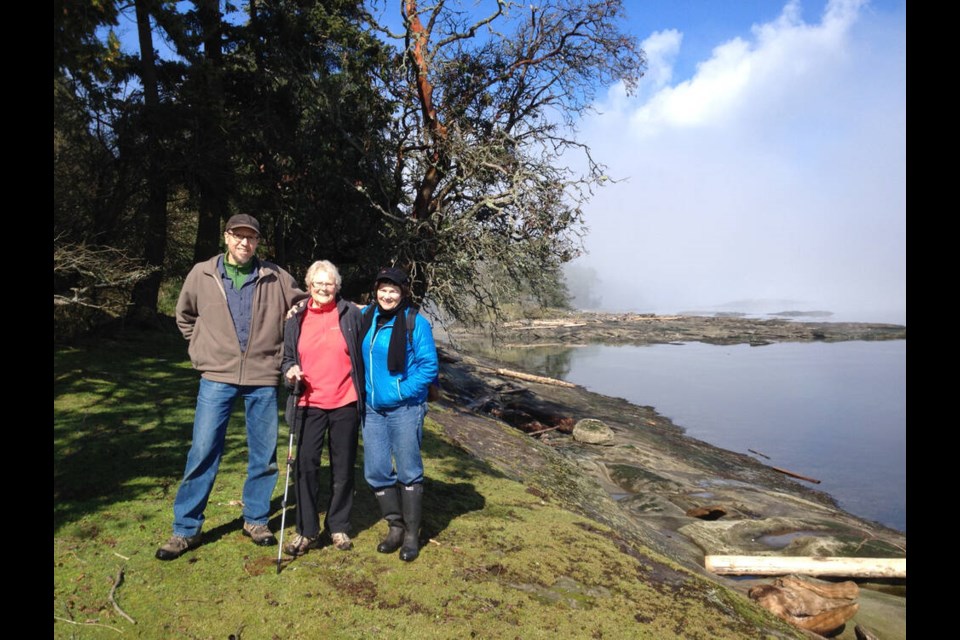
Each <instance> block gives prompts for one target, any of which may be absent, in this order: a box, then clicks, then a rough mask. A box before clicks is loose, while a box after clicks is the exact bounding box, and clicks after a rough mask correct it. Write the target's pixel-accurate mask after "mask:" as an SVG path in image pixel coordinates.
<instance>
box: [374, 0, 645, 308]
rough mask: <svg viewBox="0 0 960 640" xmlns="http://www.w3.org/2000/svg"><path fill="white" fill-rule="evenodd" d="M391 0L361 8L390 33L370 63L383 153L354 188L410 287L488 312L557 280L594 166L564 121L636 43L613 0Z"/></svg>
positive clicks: (628, 59)
mask: <svg viewBox="0 0 960 640" xmlns="http://www.w3.org/2000/svg"><path fill="white" fill-rule="evenodd" d="M396 2H397V4H392V3H391V4H388V5H387V6H386V7H383V6H381V7H378V9H385V10H386V11H382V10H381V11H379V13H378V14H377V16H374V15H373V13H371V14H370V15H368V20H369V22H370V24H371V26H372V28H373V29H375V30H376V31H377V32H378V33H379V34H381V36H382V37H383V38H384V39H387V40H392V41H394V42H395V43H396V55H395V56H394V57H393V58H392V64H391V65H389V66H387V67H385V68H384V69H383V70H382V72H381V76H380V79H381V82H382V91H383V92H384V94H385V95H387V96H389V97H390V99H391V101H392V102H393V104H394V108H395V112H394V118H393V122H392V124H391V127H390V129H389V130H388V131H387V137H388V140H389V143H390V145H391V153H390V155H389V156H388V157H387V158H386V159H384V160H381V161H382V162H385V166H383V167H382V171H381V172H380V175H381V176H382V178H381V180H380V181H379V182H378V183H376V184H358V185H357V189H358V190H359V191H362V192H363V193H365V194H366V195H367V197H368V198H369V199H370V203H371V205H372V206H373V207H374V208H375V209H376V211H377V212H378V213H379V216H380V223H381V233H382V235H383V236H384V238H385V239H386V240H387V246H388V247H389V253H388V254H386V255H384V256H383V258H382V261H384V262H390V263H393V264H396V265H398V266H401V267H404V268H406V269H408V270H409V271H410V273H411V275H412V277H413V280H414V292H415V295H417V296H418V297H420V298H423V297H426V298H428V299H429V300H430V301H431V302H433V303H434V304H436V305H437V306H438V307H440V308H442V309H444V310H445V311H447V312H449V313H450V314H451V315H452V316H453V317H455V318H457V319H460V320H468V321H469V320H473V321H478V320H482V319H484V318H485V317H489V316H490V315H494V316H496V315H498V314H499V310H500V308H501V304H502V301H503V300H504V299H505V296H506V297H507V298H509V299H515V298H516V296H517V294H518V291H521V290H526V291H529V292H532V293H533V294H534V295H537V294H538V293H540V292H542V291H543V289H542V288H541V287H540V286H538V285H539V283H541V282H546V283H548V284H549V285H556V284H558V283H560V282H561V277H560V271H559V270H560V266H561V265H562V264H563V263H565V262H567V261H569V260H571V259H573V258H574V257H576V256H577V255H578V254H579V252H580V248H581V244H580V239H581V237H582V234H583V232H584V224H583V223H584V221H583V212H582V209H581V207H582V205H583V204H584V202H585V201H586V200H587V198H588V197H589V195H590V194H591V190H592V188H593V187H594V186H597V185H599V184H601V183H602V182H603V181H604V180H605V179H606V178H605V176H604V168H603V166H602V164H600V163H599V162H597V161H595V160H594V158H593V157H591V155H590V150H589V148H587V147H586V146H585V145H584V144H583V143H581V142H580V141H578V140H577V138H576V122H577V120H578V118H579V117H580V116H581V115H582V114H584V112H585V111H587V110H588V109H589V108H590V105H591V103H592V101H593V98H594V97H595V95H596V92H597V91H598V90H599V89H601V88H604V87H606V86H609V85H611V84H613V83H615V82H618V81H620V82H623V83H624V85H625V87H626V89H627V91H628V92H630V91H632V90H633V89H634V88H635V86H636V83H637V81H638V79H639V78H640V76H641V75H642V72H643V68H644V65H645V60H644V55H643V52H642V50H641V49H640V48H639V46H638V44H637V42H636V40H635V38H633V37H632V36H629V35H626V34H625V33H623V32H622V31H621V30H620V28H619V25H620V21H621V19H622V17H623V6H622V2H621V1H620V0H593V1H588V2H581V1H578V0H545V1H543V2H539V3H536V4H529V3H524V4H521V3H514V2H509V1H507V0H496V1H495V2H487V3H486V4H485V5H483V3H481V5H482V6H486V7H487V13H486V14H484V15H480V14H478V12H477V11H478V10H476V9H471V11H469V12H468V11H466V10H464V9H463V8H462V7H461V5H459V4H458V3H455V2H452V1H448V0H435V1H434V2H433V3H432V4H430V5H423V4H420V3H419V2H418V1H417V0H396ZM391 7H393V8H394V11H395V12H393V13H392V14H391ZM480 10H481V11H482V9H480ZM374 13H376V12H374ZM398 14H399V16H400V17H401V19H402V25H401V26H400V28H396V27H394V28H391V25H390V24H389V23H388V21H387V19H386V18H385V17H386V16H390V15H394V16H395V15H398ZM574 153H579V154H581V155H582V162H583V165H584V166H585V167H586V168H585V170H583V171H582V172H577V171H574V170H573V169H571V168H570V164H571V156H572V155H573V154H574ZM548 288H549V287H548Z"/></svg>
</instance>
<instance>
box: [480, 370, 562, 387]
mask: <svg viewBox="0 0 960 640" xmlns="http://www.w3.org/2000/svg"><path fill="white" fill-rule="evenodd" d="M496 371H497V375H498V376H506V377H508V378H516V379H517V380H526V381H527V382H539V383H540V384H552V385H553V386H555V387H568V388H573V387H576V386H577V385H575V384H573V383H572V382H567V381H566V380H557V379H556V378H547V377H546V376H535V375H533V374H532V373H523V372H522V371H514V370H513V369H497V370H496Z"/></svg>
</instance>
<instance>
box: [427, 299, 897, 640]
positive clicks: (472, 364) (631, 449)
mask: <svg viewBox="0 0 960 640" xmlns="http://www.w3.org/2000/svg"><path fill="white" fill-rule="evenodd" d="M644 327H646V329H644ZM498 329H499V331H498V334H497V338H496V339H497V341H498V342H499V343H500V344H502V343H504V342H514V340H513V339H511V338H512V337H518V338H519V337H520V336H522V343H523V344H527V345H530V346H541V345H544V344H549V343H554V344H558V345H562V346H573V345H574V344H577V343H582V344H589V343H596V342H601V343H607V344H611V343H612V344H653V343H669V342H673V341H676V337H677V336H678V335H679V336H682V341H684V342H696V341H700V342H708V343H713V344H739V343H747V344H769V343H772V342H789V341H817V340H822V341H844V340H890V339H905V336H906V328H905V327H902V326H899V325H884V324H868V323H798V322H793V321H790V322H787V321H778V320H762V321H758V320H749V319H740V318H729V317H724V318H703V317H678V316H669V317H663V318H657V317H651V316H642V319H640V318H633V317H629V316H626V317H625V316H624V314H604V316H603V317H597V316H596V314H590V315H589V317H588V316H584V315H583V314H573V315H571V316H567V317H565V318H560V319H557V318H552V319H548V320H539V321H537V320H526V321H518V322H512V323H505V324H504V325H503V326H501V327H499V328H498ZM450 336H451V338H452V339H451V340H450V341H449V342H447V343H442V342H439V341H438V343H439V347H440V351H441V386H442V388H443V395H444V399H443V400H442V401H441V402H439V403H437V408H438V411H431V413H430V417H431V418H433V419H434V420H435V421H437V422H438V423H439V424H440V425H441V426H442V427H443V429H444V432H445V433H446V435H448V436H449V437H450V438H451V439H452V440H453V441H454V442H456V443H457V444H458V445H459V446H461V447H462V448H464V449H466V450H467V451H469V452H470V453H471V454H473V455H475V456H477V457H480V458H482V459H484V460H485V461H487V462H489V463H491V464H493V465H494V466H496V467H497V468H499V469H501V470H502V471H503V472H504V473H506V474H507V475H510V476H511V477H514V478H515V479H517V480H519V481H521V482H524V483H525V484H527V485H529V486H530V487H531V488H532V490H536V491H542V492H543V493H544V495H546V496H552V497H553V498H554V499H556V500H558V501H561V502H563V503H564V504H565V505H566V506H567V507H568V508H570V509H572V510H574V511H575V512H578V513H581V514H583V515H585V516H588V517H590V518H593V519H596V520H598V521H600V522H602V523H605V524H608V525H611V526H615V527H617V529H618V530H619V531H623V532H625V535H627V536H628V537H631V538H632V539H634V540H635V541H638V542H640V543H642V544H645V545H646V546H648V547H650V548H652V549H654V550H656V551H658V552H660V553H663V554H664V555H666V556H668V557H670V558H672V559H673V560H675V561H676V562H678V563H679V564H681V565H682V566H684V567H685V568H687V569H689V570H691V571H695V572H697V573H699V574H701V575H704V576H706V577H708V578H709V579H711V580H716V581H718V582H721V583H723V584H725V585H726V586H729V587H731V588H734V589H737V590H740V591H744V592H745V591H746V590H747V589H748V588H749V587H750V586H751V585H753V584H758V582H757V581H756V580H751V579H744V578H741V579H737V580H732V579H730V578H725V577H721V576H717V575H713V574H711V573H710V572H709V571H707V570H706V569H705V567H704V559H705V556H706V555H765V556H840V557H861V558H870V557H874V558H905V557H906V534H905V533H904V532H901V531H897V530H895V529H892V528H890V527H887V526H885V525H883V524H881V523H877V522H872V521H868V520H866V519H863V518H861V517H859V516H855V515H853V514H851V513H848V512H846V511H844V510H843V509H841V508H840V507H839V506H838V505H837V502H836V500H835V499H834V498H833V497H832V496H830V495H829V494H827V493H824V492H821V491H818V490H817V489H814V488H812V487H809V486H806V484H804V483H802V481H799V480H795V479H791V478H789V477H788V476H786V475H784V474H782V473H781V472H779V471H777V470H776V468H774V467H772V466H770V465H767V464H764V463H763V462H761V461H759V460H756V459H754V458H753V457H750V456H748V455H746V454H741V453H737V452H733V451H729V450H726V449H722V448H720V447H716V446H714V445H710V444H708V443H705V442H703V441H700V440H697V439H695V438H692V437H690V436H687V435H686V434H685V432H684V430H683V429H682V428H681V427H679V426H677V425H675V424H673V422H672V421H671V420H669V419H668V418H666V417H664V416H662V415H660V414H658V413H657V411H656V409H655V408H654V407H648V406H638V405H634V404H632V403H630V402H628V401H626V400H624V399H622V398H613V397H608V396H603V395H602V394H597V393H594V392H591V391H588V390H587V389H585V388H583V387H580V386H578V385H571V386H567V385H556V384H550V383H549V382H546V383H544V382H537V381H528V380H518V379H517V378H514V377H510V376H505V375H502V374H501V373H498V370H501V371H502V369H503V366H502V365H503V363H501V362H497V361H496V360H495V359H492V358H487V357H485V356H482V355H479V354H478V353H476V352H473V351H471V350H470V347H469V344H470V343H471V341H476V340H478V339H479V340H483V339H484V336H481V335H478V334H477V332H470V331H464V330H459V331H457V330H455V331H452V332H450ZM505 366H509V365H505ZM585 418H592V419H596V420H600V421H602V422H603V423H604V424H606V425H607V426H608V427H609V428H610V430H611V431H612V433H613V439H612V441H611V442H610V443H607V444H606V445H596V444H584V443H582V442H578V441H576V440H575V439H574V438H573V436H572V431H573V425H574V424H575V423H576V422H577V421H579V420H581V419H585ZM538 431H539V432H540V433H536V432H538ZM531 434H532V435H531ZM861 586H862V587H864V589H863V591H869V590H872V589H876V590H879V591H887V592H889V591H893V592H895V593H896V594H897V595H898V596H902V603H901V604H902V610H900V609H899V606H898V607H894V609H895V611H896V612H895V613H893V614H892V615H886V619H885V621H884V622H883V624H882V625H880V626H883V627H884V633H882V634H881V635H880V637H884V638H897V637H905V618H906V614H905V608H906V598H905V593H906V587H905V580H903V581H902V584H897V583H895V584H894V585H890V584H884V581H869V580H867V581H863V584H861ZM864 604H865V606H866V608H867V609H868V610H869V609H870V606H869V605H866V601H865V603H864ZM867 614H868V612H865V615H867ZM901 616H902V617H901ZM870 624H871V625H873V626H874V627H876V626H878V622H877V621H876V620H871V621H870ZM852 627H853V625H852V624H850V625H848V628H847V632H849V635H848V634H847V632H844V633H843V634H841V635H838V636H836V637H839V638H845V637H850V638H852V637H854V635H853V633H852V632H853V628H852ZM878 631H879V629H878Z"/></svg>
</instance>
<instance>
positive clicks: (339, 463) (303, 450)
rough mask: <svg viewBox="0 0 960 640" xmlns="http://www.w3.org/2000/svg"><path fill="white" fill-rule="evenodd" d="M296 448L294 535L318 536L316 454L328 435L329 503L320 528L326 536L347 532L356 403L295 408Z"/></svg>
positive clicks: (355, 434) (355, 432)
mask: <svg viewBox="0 0 960 640" xmlns="http://www.w3.org/2000/svg"><path fill="white" fill-rule="evenodd" d="M297 422H298V423H299V427H300V437H299V444H298V445H297V463H296V465H297V466H296V470H297V479H296V485H295V490H296V496H297V532H298V533H300V534H302V535H305V536H307V537H310V538H314V537H316V536H318V535H319V534H320V529H319V515H318V514H319V503H320V454H321V453H322V452H323V441H324V437H325V436H326V435H327V434H328V433H329V434H330V501H329V503H328V505H327V515H326V517H325V519H324V525H325V526H326V528H327V530H328V531H329V532H330V533H348V532H349V531H350V510H351V509H352V508H353V484H354V473H353V467H354V464H355V463H356V461H357V438H358V435H359V427H360V425H359V422H360V419H359V414H358V413H357V405H356V403H352V404H349V405H347V406H345V407H340V408H339V409H329V410H327V409H317V408H314V407H306V408H304V407H299V408H298V409H297Z"/></svg>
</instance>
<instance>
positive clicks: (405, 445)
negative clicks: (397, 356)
mask: <svg viewBox="0 0 960 640" xmlns="http://www.w3.org/2000/svg"><path fill="white" fill-rule="evenodd" d="M426 414H427V403H425V402H424V403H422V404H415V405H404V406H400V407H396V408H394V409H388V410H386V411H377V410H376V409H373V408H372V407H371V406H370V405H369V404H368V405H367V410H366V414H365V416H364V422H363V475H364V477H365V478H366V480H367V484H369V485H370V486H371V487H372V488H373V489H382V488H383V487H391V486H393V485H395V484H396V483H397V481H398V480H399V481H400V482H402V483H403V484H416V483H418V482H423V459H422V458H421V457H420V442H421V440H423V418H424V416H425V415H426ZM394 463H395V464H396V469H394Z"/></svg>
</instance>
